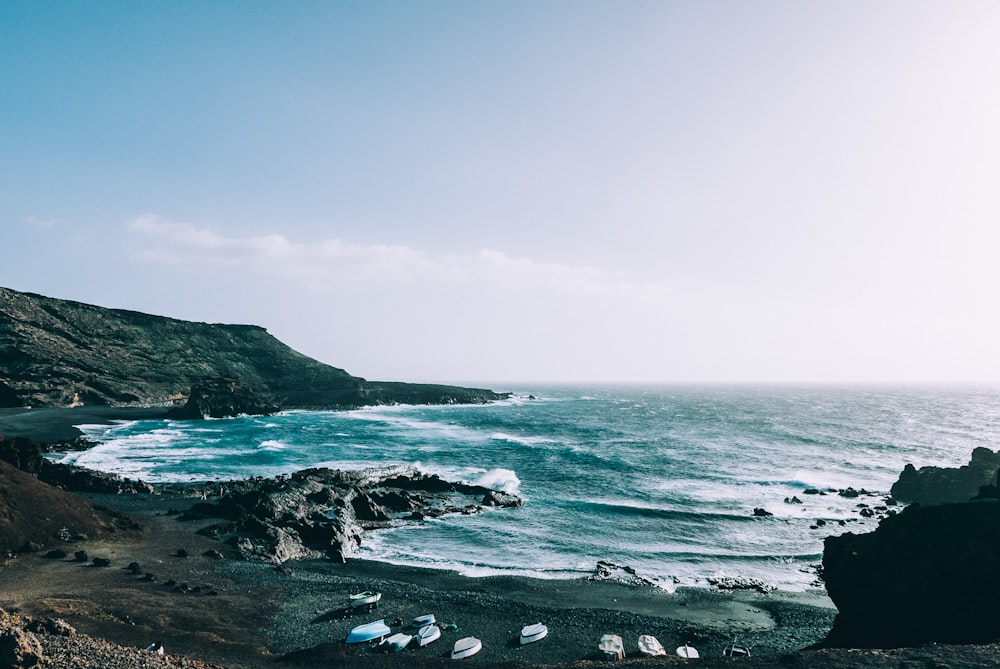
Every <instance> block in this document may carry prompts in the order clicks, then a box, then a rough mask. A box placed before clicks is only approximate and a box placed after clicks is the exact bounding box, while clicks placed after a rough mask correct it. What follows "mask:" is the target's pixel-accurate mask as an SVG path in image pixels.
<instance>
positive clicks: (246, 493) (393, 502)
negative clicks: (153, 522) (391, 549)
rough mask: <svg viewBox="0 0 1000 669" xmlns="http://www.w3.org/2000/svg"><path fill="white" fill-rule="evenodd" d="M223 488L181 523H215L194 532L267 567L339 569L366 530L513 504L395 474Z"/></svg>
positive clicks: (401, 471)
mask: <svg viewBox="0 0 1000 669" xmlns="http://www.w3.org/2000/svg"><path fill="white" fill-rule="evenodd" d="M225 485H226V486H227V488H228V489H227V490H225V491H224V492H222V494H221V496H220V498H219V500H218V501H217V502H199V503H197V504H195V505H193V506H192V507H191V508H190V510H189V511H188V512H187V513H185V514H184V515H182V516H181V520H194V519H204V518H218V519H220V520H221V521H222V522H219V523H216V524H213V525H209V526H207V527H205V528H204V529H202V530H200V532H201V533H202V534H206V535H208V536H212V537H214V538H216V539H218V540H220V541H225V542H227V543H229V544H230V545H231V546H232V547H233V548H235V549H236V551H237V552H238V553H239V554H240V555H242V556H243V557H244V558H246V559H257V560H267V561H270V562H275V563H282V562H284V561H286V560H291V559H295V558H312V557H316V556H318V555H325V556H326V557H327V558H329V559H331V560H334V561H339V562H342V561H344V560H346V559H347V557H348V556H349V555H351V554H352V553H353V552H354V551H355V550H356V549H357V548H358V547H359V546H360V545H361V535H362V533H363V532H364V530H366V529H375V528H380V527H388V526H389V525H390V524H392V523H395V522H408V521H417V520H422V519H424V518H429V517H437V516H441V515H444V514H449V513H475V512H478V511H480V510H482V508H483V505H484V504H490V505H502V506H518V505H520V504H521V500H520V498H518V497H515V496H513V495H508V494H505V493H500V494H496V491H493V490H490V489H488V488H484V487H482V486H474V485H467V484H463V483H451V482H448V481H444V480H443V479H440V478H438V477H436V476H425V475H423V474H420V473H418V472H416V471H415V470H412V469H409V468H398V467H393V468H380V469H376V470H363V471H355V472H343V471H336V470H330V469H307V470H303V471H300V472H296V473H294V474H291V475H288V476H279V477H276V478H271V479H260V478H255V479H248V480H245V481H234V482H231V483H228V484H225ZM486 500H488V501H486Z"/></svg>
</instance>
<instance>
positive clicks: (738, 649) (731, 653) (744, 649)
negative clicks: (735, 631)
mask: <svg viewBox="0 0 1000 669" xmlns="http://www.w3.org/2000/svg"><path fill="white" fill-rule="evenodd" d="M722 654H723V655H725V656H726V657H750V646H744V645H742V644H738V643H736V639H733V642H732V643H731V644H729V645H728V646H726V647H725V648H723V649H722Z"/></svg>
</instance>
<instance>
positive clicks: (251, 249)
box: [128, 215, 664, 300]
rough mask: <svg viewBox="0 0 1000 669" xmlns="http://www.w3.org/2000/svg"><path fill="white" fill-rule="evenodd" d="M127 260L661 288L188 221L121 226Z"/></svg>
mask: <svg viewBox="0 0 1000 669" xmlns="http://www.w3.org/2000/svg"><path fill="white" fill-rule="evenodd" d="M128 229H129V230H130V232H131V233H132V234H133V240H134V257H135V258H136V259H137V260H140V261H142V262H146V263H156V264H162V265H188V266H197V267H201V268H205V269H213V268H215V269H225V270H228V271H245V272H248V273H253V274H260V275H266V276H271V277H280V278H287V279H295V280H307V281H312V282H316V283H318V284H331V283H337V284H339V283H350V282H364V283H366V284H371V283H372V282H375V283H383V284H391V285H400V284H438V285H441V284H468V283H475V284H478V285H488V286H491V287H494V288H498V289H503V290H507V291H512V292H522V291H529V290H530V291H537V290H546V291H547V292H556V293H573V294H578V295H580V294H583V295H592V296H605V297H613V298H617V299H628V300H648V299H652V298H655V297H657V296H659V295H662V294H663V293H664V290H663V288H662V287H661V286H657V285H655V284H644V283H642V282H638V281H635V280H633V279H632V278H631V277H630V276H629V275H627V274H626V273H624V272H613V271H608V270H602V269H596V268H591V267H577V266H572V265H563V264H559V263H547V262H539V261H536V260H532V259H529V258H522V257H514V256H510V255H508V254H506V253H504V252H502V251H498V250H495V249H482V250H480V251H478V252H476V253H469V254H457V255H448V256H444V257H433V256H431V255H429V254H428V253H426V252H424V251H422V250H420V249H414V248H411V247H408V246H402V245H388V244H372V245H363V244H351V243H349V242H345V241H344V240H342V239H326V240H323V241H320V242H318V243H304V242H295V241H292V240H289V239H288V238H287V237H285V236H284V235H281V234H270V235H264V236H250V237H228V236H225V235H223V234H220V233H217V232H215V231H213V230H211V229H209V228H204V227H199V226H196V225H194V224H191V223H175V222H166V221H161V220H159V219H158V218H157V217H155V216H152V215H144V216H140V217H138V218H136V219H134V220H133V221H132V222H130V223H129V224H128Z"/></svg>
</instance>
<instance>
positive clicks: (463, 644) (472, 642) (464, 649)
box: [451, 636, 483, 660]
mask: <svg viewBox="0 0 1000 669" xmlns="http://www.w3.org/2000/svg"><path fill="white" fill-rule="evenodd" d="M482 649H483V642H482V641H480V640H479V639H477V638H476V637H474V636H467V637H465V638H464V639H459V640H458V641H456V642H455V646H454V647H453V648H452V649H451V659H453V660H460V659H462V658H463V657H472V656H473V655H475V654H476V653H478V652H479V651H481V650H482Z"/></svg>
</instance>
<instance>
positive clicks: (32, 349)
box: [0, 288, 507, 415]
mask: <svg viewBox="0 0 1000 669" xmlns="http://www.w3.org/2000/svg"><path fill="white" fill-rule="evenodd" d="M0 378H2V379H3V381H2V382H0V407H4V406H8V407H10V406H53V407H68V406H78V405H108V406H139V405H144V406H153V405H170V404H180V403H183V402H184V401H185V400H186V399H187V398H188V396H189V394H190V392H191V389H192V387H193V386H195V385H197V384H200V383H203V382H204V381H205V379H219V378H225V379H235V380H236V382H237V383H238V384H239V386H240V387H241V388H243V389H245V391H246V392H247V393H250V394H252V396H253V397H255V398H259V400H260V401H261V402H262V403H263V404H264V405H266V406H271V405H277V406H280V407H282V408H285V409H292V408H298V409H309V408H324V409H334V408H346V407H356V406H364V405H372V404H394V403H419V404H439V403H482V402H487V401H492V400H496V399H501V398H503V397H506V396H507V395H500V394H497V393H494V392H492V391H489V390H481V389H474V388H458V387H452V386H438V385H421V384H405V383H380V382H369V381H366V380H365V379H362V378H360V377H356V376H351V375H350V374H348V373H347V372H345V371H344V370H342V369H337V368H336V367H331V366H329V365H325V364H323V363H321V362H318V361H316V360H313V359H311V358H309V357H306V356H304V355H302V354H301V353H298V352H296V351H294V350H292V349H291V348H289V347H288V346H286V345H284V344H282V343H281V342H280V341H278V340H277V339H275V338H274V337H272V336H271V335H269V334H268V333H267V331H266V330H264V329H263V328H260V327H257V326H252V325H221V324H208V323H193V322H188V321H180V320H175V319H172V318H165V317H162V316H151V315H149V314H143V313H139V312H135V311H125V310H120V309H105V308H101V307H96V306H92V305H87V304H82V303H80V302H72V301H67V300H57V299H52V298H48V297H43V296H41V295H35V294H32V293H20V292H17V291H14V290H10V289H7V288H0ZM198 408H199V409H200V408H201V407H198ZM201 415H205V413H204V412H201ZM210 415H211V414H210Z"/></svg>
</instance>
